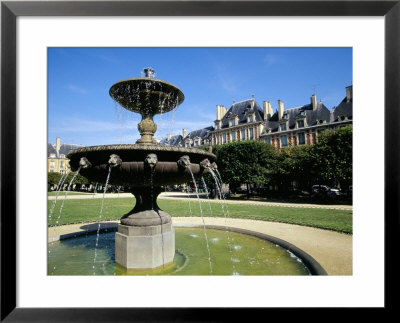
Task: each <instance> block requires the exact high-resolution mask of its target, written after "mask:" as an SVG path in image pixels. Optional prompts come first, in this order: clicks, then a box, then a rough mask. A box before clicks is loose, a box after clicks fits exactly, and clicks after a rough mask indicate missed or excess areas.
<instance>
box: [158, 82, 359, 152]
mask: <svg viewBox="0 0 400 323" xmlns="http://www.w3.org/2000/svg"><path fill="white" fill-rule="evenodd" d="M352 119H353V87H352V86H348V87H346V96H345V97H344V99H343V100H342V101H341V102H340V103H339V105H338V106H337V107H334V108H333V109H332V111H330V110H329V109H328V108H327V107H326V106H325V105H324V104H323V103H322V102H318V101H317V96H316V95H315V94H314V95H312V96H311V98H310V103H307V104H304V105H300V106H297V107H291V108H285V106H284V102H283V101H281V100H278V102H277V109H276V110H275V112H274V110H273V107H272V104H271V103H270V102H269V101H263V104H262V108H261V106H260V105H259V104H258V103H257V102H256V101H255V99H254V95H253V96H252V98H251V99H247V100H244V101H240V102H234V103H233V104H232V106H231V107H230V108H229V109H227V108H225V107H224V106H223V105H217V106H216V120H215V121H214V127H212V126H210V127H207V128H203V129H199V130H194V131H192V132H190V133H189V134H187V133H186V130H185V129H183V131H182V134H181V135H176V136H172V135H169V136H168V138H165V139H163V140H161V142H160V144H162V145H169V146H181V147H196V146H202V145H222V144H226V143H229V142H233V141H243V140H261V141H264V142H267V143H269V144H271V145H272V146H274V147H275V148H276V149H277V150H279V149H282V148H283V149H284V148H285V147H287V146H289V145H293V146H298V145H313V144H315V143H316V142H317V141H318V135H319V134H320V133H321V132H322V131H324V130H326V129H336V128H337V127H341V126H345V125H348V124H351V123H352Z"/></svg>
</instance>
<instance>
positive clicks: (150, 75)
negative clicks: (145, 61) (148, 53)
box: [143, 67, 156, 79]
mask: <svg viewBox="0 0 400 323" xmlns="http://www.w3.org/2000/svg"><path fill="white" fill-rule="evenodd" d="M143 74H144V77H148V78H151V79H153V78H155V76H156V71H155V70H154V68H152V67H145V68H144V69H143Z"/></svg>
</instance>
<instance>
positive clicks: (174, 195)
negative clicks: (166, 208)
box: [49, 192, 353, 210]
mask: <svg viewBox="0 0 400 323" xmlns="http://www.w3.org/2000/svg"><path fill="white" fill-rule="evenodd" d="M64 196H65V193H64V192H61V193H60V195H59V196H58V197H57V199H64ZM123 197H132V194H131V193H119V194H117V193H107V194H106V195H105V198H123ZM189 197H190V198H193V199H195V198H197V196H196V195H195V194H190V195H188V194H187V193H180V192H162V193H161V194H160V195H159V196H158V198H159V199H175V200H187V199H188V198H189ZM88 198H96V199H99V198H100V199H101V198H103V194H101V193H97V194H71V195H67V199H88ZM200 198H201V200H206V201H210V202H212V203H221V200H214V199H207V198H206V197H205V196H204V195H200ZM54 199H55V196H49V200H54ZM224 203H228V204H247V205H265V206H281V207H297V208H298V207H301V208H319V209H334V210H353V207H352V206H351V205H325V204H299V203H284V202H264V201H253V200H225V201H224Z"/></svg>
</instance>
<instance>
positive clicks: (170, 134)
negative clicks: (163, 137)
mask: <svg viewBox="0 0 400 323" xmlns="http://www.w3.org/2000/svg"><path fill="white" fill-rule="evenodd" d="M171 138H172V133H169V134H168V141H170V140H171Z"/></svg>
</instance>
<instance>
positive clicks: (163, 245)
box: [115, 222, 175, 269]
mask: <svg viewBox="0 0 400 323" xmlns="http://www.w3.org/2000/svg"><path fill="white" fill-rule="evenodd" d="M174 255H175V231H174V228H173V226H172V223H171V222H169V223H166V224H162V225H154V226H130V225H123V224H119V225H118V232H116V234H115V262H116V263H117V264H119V265H120V266H122V267H124V268H127V269H154V268H157V267H161V266H164V265H166V264H169V263H171V262H172V261H173V260H174Z"/></svg>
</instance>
